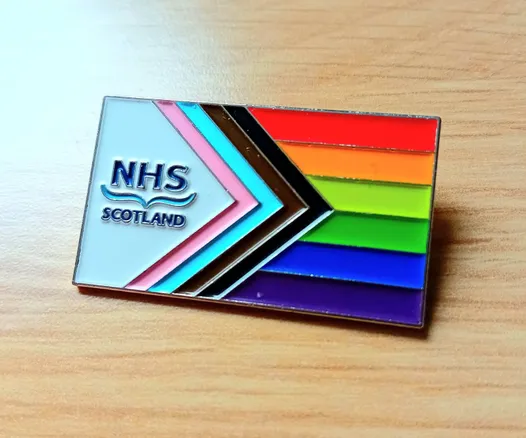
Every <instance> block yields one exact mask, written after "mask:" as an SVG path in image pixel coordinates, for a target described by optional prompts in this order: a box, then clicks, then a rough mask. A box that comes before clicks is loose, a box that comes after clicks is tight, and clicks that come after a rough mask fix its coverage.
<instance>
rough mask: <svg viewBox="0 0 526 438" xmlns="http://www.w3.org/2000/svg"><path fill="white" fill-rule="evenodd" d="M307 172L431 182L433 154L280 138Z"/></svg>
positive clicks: (282, 144)
mask: <svg viewBox="0 0 526 438" xmlns="http://www.w3.org/2000/svg"><path fill="white" fill-rule="evenodd" d="M277 143H278V145H279V146H280V147H281V148H282V149H283V150H284V151H285V153H286V154H287V155H288V156H289V158H290V159H291V160H292V161H294V163H295V164H296V165H297V166H298V167H299V168H300V170H301V171H302V172H303V173H305V174H307V175H318V176H331V177H337V178H356V179H367V180H372V181H389V182H400V183H409V184H432V182H433V165H434V154H430V153H410V152H399V151H387V150H381V151H380V150H371V149H360V148H353V147H346V146H332V145H317V144H308V143H294V142H286V141H278V142H277Z"/></svg>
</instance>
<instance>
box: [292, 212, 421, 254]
mask: <svg viewBox="0 0 526 438" xmlns="http://www.w3.org/2000/svg"><path fill="white" fill-rule="evenodd" d="M428 234H429V221H428V220H426V219H407V218H401V217H391V216H370V215H365V214H353V213H342V212H338V211H335V212H334V213H333V214H332V215H331V216H329V218H327V219H326V220H325V221H323V222H322V223H321V224H320V225H318V226H317V227H316V228H314V229H313V230H312V231H310V232H309V233H307V234H306V235H305V236H303V237H302V239H301V240H304V241H306V242H315V243H328V244H332V245H346V246H358V247H362V248H374V249H385V250H390V251H403V252H413V253H420V254H425V253H426V252H427V239H428Z"/></svg>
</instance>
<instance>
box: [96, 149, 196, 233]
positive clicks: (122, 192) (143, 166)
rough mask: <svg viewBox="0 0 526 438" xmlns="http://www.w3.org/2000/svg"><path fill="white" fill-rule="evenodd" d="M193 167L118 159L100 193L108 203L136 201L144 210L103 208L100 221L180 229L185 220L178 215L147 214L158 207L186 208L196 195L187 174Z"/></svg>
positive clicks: (182, 216)
mask: <svg viewBox="0 0 526 438" xmlns="http://www.w3.org/2000/svg"><path fill="white" fill-rule="evenodd" d="M189 170H190V168H189V167H188V166H185V165H181V164H168V165H167V164H165V163H156V164H153V165H152V164H150V163H149V162H146V161H128V162H126V161H124V160H120V159H119V160H115V161H114V163H113V170H112V173H111V183H110V185H109V186H108V185H107V184H101V186H100V190H101V192H102V194H103V195H104V197H105V198H106V199H108V200H109V201H116V202H119V201H120V202H122V201H124V202H128V203H130V202H133V203H137V204H139V205H140V206H141V207H142V208H143V209H142V210H140V209H128V208H125V209H123V208H120V207H116V208H113V207H104V208H103V210H102V216H101V219H102V220H103V221H106V222H108V221H112V222H116V223H125V224H129V223H133V224H136V225H150V226H152V225H153V226H161V227H170V228H181V227H183V226H184V225H185V223H186V217H185V216H184V215H181V214H176V213H160V212H156V213H154V214H149V212H148V211H147V210H148V209H149V208H150V207H152V206H153V205H156V204H162V205H166V206H171V207H179V208H181V207H187V206H189V205H190V204H192V203H193V202H194V201H195V199H196V197H197V193H195V192H191V191H189V190H187V189H188V186H189V182H188V178H187V174H188V172H189Z"/></svg>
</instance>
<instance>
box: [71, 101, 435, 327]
mask: <svg viewBox="0 0 526 438" xmlns="http://www.w3.org/2000/svg"><path fill="white" fill-rule="evenodd" d="M439 133H440V119H439V118H438V117H426V116H404V115H394V114H372V113H356V112H344V111H325V110H309V109H298V108H277V107H253V106H240V105H219V104H203V103H192V102H176V101H166V100H148V99H134V98H124V97H106V98H105V99H104V102H103V108H102V113H101V118H100V125H99V131H98V136H97V143H96V147H95V154H94V158H93V164H92V170H91V178H90V182H89V188H88V195H87V199H86V207H85V212H84V219H83V225H82V231H81V235H80V240H79V248H78V254H77V262H76V265H75V272H74V276H73V283H74V284H75V285H78V286H82V287H93V288H106V289H117V290H122V291H126V292H136V293H147V294H157V295H166V296H169V297H180V298H187V299H196V300H202V301H207V300H209V301H210V300H214V301H218V302H224V303H230V304H236V305H245V306H252V307H264V308H270V309H276V310H282V311H291V312H300V313H310V314H318V315H323V316H332V317H338V318H346V319H353V320H366V321H371V322H378V323H387V324H395V325H403V326H408V327H422V326H423V325H424V315H425V301H426V286H427V272H428V265H429V251H430V240H431V239H430V236H431V223H432V216H433V195H434V190H435V177H436V167H437V154H438V141H439Z"/></svg>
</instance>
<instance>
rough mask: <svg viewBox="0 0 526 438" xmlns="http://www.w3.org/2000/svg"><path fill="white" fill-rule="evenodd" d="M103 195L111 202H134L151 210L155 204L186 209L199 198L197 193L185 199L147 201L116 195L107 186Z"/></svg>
mask: <svg viewBox="0 0 526 438" xmlns="http://www.w3.org/2000/svg"><path fill="white" fill-rule="evenodd" d="M100 190H101V192H102V194H103V195H104V196H105V197H106V198H107V199H109V200H110V201H132V202H137V203H139V204H141V205H142V206H143V208H150V207H151V206H152V205H153V204H166V205H171V206H172V207H186V206H187V205H190V204H191V203H192V202H194V200H195V198H196V197H197V194H196V193H191V194H190V195H188V196H186V197H184V198H170V197H168V196H156V197H155V198H152V199H150V200H149V201H146V200H145V199H144V198H142V197H141V196H139V195H136V194H135V193H116V192H112V191H111V190H109V189H108V188H107V187H106V185H105V184H102V185H101V186H100Z"/></svg>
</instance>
